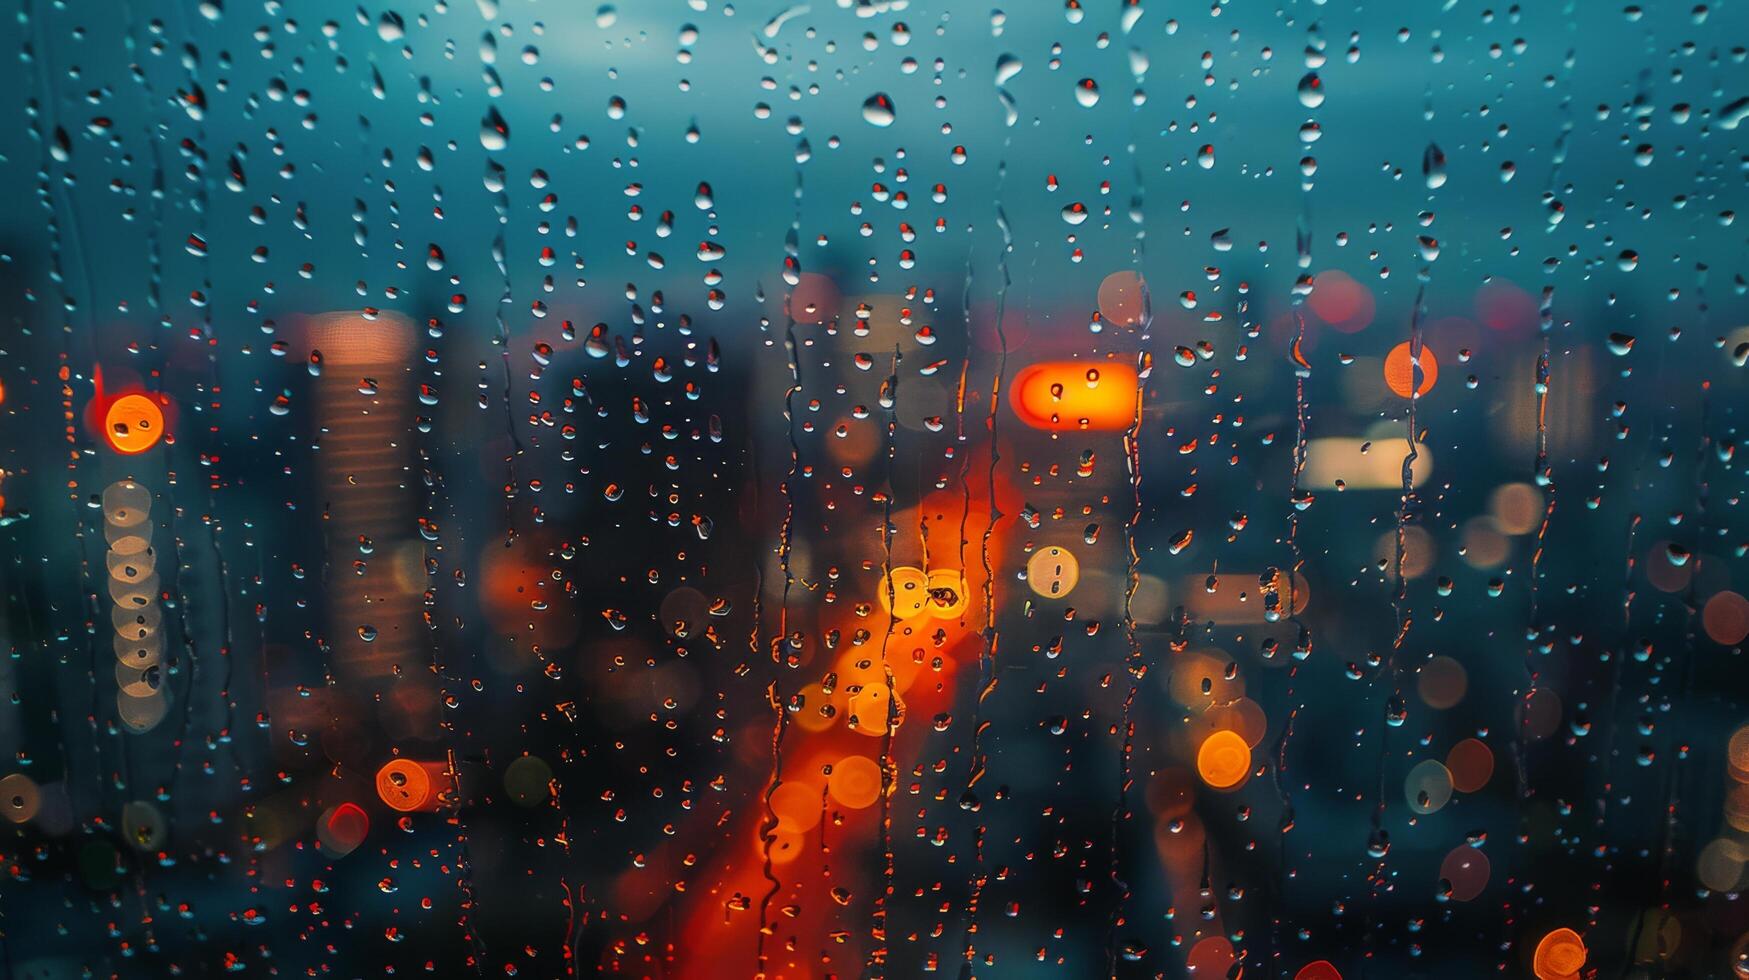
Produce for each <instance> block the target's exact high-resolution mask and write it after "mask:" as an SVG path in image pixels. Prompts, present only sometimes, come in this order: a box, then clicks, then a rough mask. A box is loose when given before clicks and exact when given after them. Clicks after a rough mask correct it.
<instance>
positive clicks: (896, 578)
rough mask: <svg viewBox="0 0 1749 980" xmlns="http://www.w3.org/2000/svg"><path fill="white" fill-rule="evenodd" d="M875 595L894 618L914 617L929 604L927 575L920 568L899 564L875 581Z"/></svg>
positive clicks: (922, 611) (919, 614)
mask: <svg viewBox="0 0 1749 980" xmlns="http://www.w3.org/2000/svg"><path fill="white" fill-rule="evenodd" d="M875 597H876V598H878V599H879V600H880V602H881V608H882V609H885V610H886V611H888V612H890V613H892V614H893V618H894V619H900V620H905V619H915V618H917V617H918V616H921V615H923V613H924V611H925V609H927V608H928V605H929V576H928V575H926V574H924V572H923V569H921V568H915V567H913V566H911V565H900V566H899V567H897V568H895V569H893V570H892V571H890V572H888V573H887V575H886V577H885V578H883V579H881V580H880V582H878V583H876V585H875Z"/></svg>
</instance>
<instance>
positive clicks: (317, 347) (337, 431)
mask: <svg viewBox="0 0 1749 980" xmlns="http://www.w3.org/2000/svg"><path fill="white" fill-rule="evenodd" d="M414 337H415V330H414V326H413V324H412V322H411V321H409V320H408V319H407V318H406V317H404V316H400V315H398V314H393V313H386V312H385V313H378V314H376V315H375V316H374V317H371V318H367V317H365V316H364V315H363V314H360V313H356V312H347V313H330V314H326V315H322V316H316V317H311V318H310V319H309V320H308V321H307V330H306V338H307V341H308V343H309V347H310V359H311V363H312V366H314V367H316V368H318V369H319V373H318V374H317V376H316V377H315V379H314V382H313V385H312V394H313V396H314V398H313V401H314V403H315V405H314V414H315V419H316V424H317V432H316V446H317V450H316V458H317V465H318V472H319V473H320V478H321V483H320V487H321V495H322V496H321V501H320V503H321V508H322V516H323V528H324V532H325V537H326V545H327V555H328V569H327V599H328V621H329V634H328V637H329V643H330V644H331V645H332V649H333V665H334V672H335V675H336V676H337V678H338V679H339V680H341V681H342V682H344V683H346V684H347V685H348V686H350V687H352V688H353V690H354V691H355V692H359V693H365V692H368V693H370V694H372V695H378V694H380V695H383V699H384V702H385V703H384V709H385V714H386V716H388V717H389V718H393V716H394V714H395V713H396V710H397V708H400V709H403V711H402V717H400V718H398V719H393V720H397V721H401V722H407V723H410V724H407V726H406V728H405V729H403V731H402V732H400V734H407V735H413V734H428V733H427V732H424V731H421V730H420V729H422V728H424V727H425V726H424V725H422V724H419V723H418V722H417V720H416V717H417V716H422V715H426V714H428V712H426V711H424V710H422V709H423V707H424V706H423V705H421V704H419V702H421V701H423V700H425V699H423V698H418V697H415V698H412V699H410V700H409V699H407V698H405V697H403V696H400V695H404V694H407V693H411V692H399V691H391V690H390V689H391V687H394V686H396V683H397V682H396V678H395V675H394V670H395V667H396V666H397V665H399V666H400V667H401V668H402V670H403V674H402V678H403V680H402V681H401V683H403V684H404V683H406V681H408V680H411V681H412V683H413V686H415V687H417V688H419V689H421V690H429V681H428V679H427V678H426V677H425V675H424V672H423V671H422V670H420V668H422V667H423V666H424V665H425V663H426V661H427V659H428V658H427V657H426V656H425V655H424V654H423V653H422V652H420V647H419V637H420V636H421V635H422V633H423V632H424V631H423V629H422V627H421V626H420V621H419V602H420V596H419V588H418V583H419V581H420V578H421V572H420V571H419V560H418V553H419V550H420V549H419V545H418V537H417V535H415V534H414V533H413V526H414V525H413V517H412V515H413V513H414V491H413V486H412V482H411V481H412V477H411V472H412V471H411V469H410V468H409V464H410V462H411V459H412V454H411V451H410V450H411V446H410V440H411V434H412V431H413V421H414V419H413V416H414V398H413V385H414V383H415V382H414V379H413V377H412V373H411V368H410V365H411V363H412V354H413V346H414ZM409 563H410V564H411V567H410V568H409V567H405V566H408V565H409ZM397 727H401V726H399V725H392V726H391V728H397Z"/></svg>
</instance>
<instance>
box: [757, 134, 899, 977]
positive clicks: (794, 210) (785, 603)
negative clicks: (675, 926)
mask: <svg viewBox="0 0 1749 980" xmlns="http://www.w3.org/2000/svg"><path fill="white" fill-rule="evenodd" d="M802 189H803V184H802V164H801V160H800V159H797V160H796V162H795V185H794V189H793V190H792V192H791V196H792V204H791V212H790V225H789V229H788V231H787V232H786V233H785V235H784V260H783V267H784V299H783V350H784V358H785V360H786V361H787V363H788V367H789V376H790V383H789V387H788V388H786V389H785V390H784V393H783V421H784V430H785V435H786V437H787V439H788V441H789V470H788V471H787V472H786V473H785V474H784V477H783V482H782V483H780V484H778V487H777V492H778V494H779V495H780V496H782V497H783V521H782V523H781V524H780V525H779V526H778V535H777V538H778V540H777V565H778V568H779V570H781V571H782V572H783V593H782V596H781V598H780V599H779V601H778V607H777V636H776V637H775V638H773V640H772V641H771V662H772V664H773V665H774V666H777V667H781V666H783V662H784V657H783V652H782V651H783V645H784V644H786V643H788V642H789V599H790V590H791V589H793V588H794V587H795V582H796V579H795V575H794V573H793V572H792V571H791V570H790V550H791V546H792V544H793V543H794V540H795V537H794V536H795V519H796V501H795V487H794V481H795V478H796V473H797V472H798V470H799V469H800V467H801V458H802V449H801V443H800V442H798V441H797V439H796V414H795V397H796V395H797V394H798V393H799V392H801V390H802V362H801V353H800V347H799V345H798V344H797V343H796V318H795V314H794V307H793V306H792V303H793V301H794V299H795V286H796V283H797V282H799V281H800V274H801V263H800V261H799V258H798V255H799V252H800V246H799V236H800V234H801V227H802V193H803V190H802ZM753 465H754V466H755V467H756V468H757V467H758V465H759V461H758V459H757V458H755V459H754V464H753ZM763 581H764V579H763V575H761V577H760V582H761V583H763ZM758 588H760V589H761V590H763V588H764V586H763V584H760V585H759V586H758ZM755 601H757V600H755ZM889 605H890V603H889ZM757 618H758V617H757V615H756V616H755V619H756V620H757ZM754 628H755V629H757V628H758V625H757V622H756V623H755V627H754ZM779 685H780V681H779V679H778V677H777V676H775V675H774V676H773V678H772V681H771V684H770V686H769V687H768V688H767V690H766V695H767V698H768V699H769V700H770V702H771V706H772V710H773V711H774V712H776V714H777V719H776V721H775V722H773V724H772V733H771V777H770V778H769V779H768V780H767V782H766V784H765V793H764V799H763V801H762V802H763V805H764V807H765V815H764V819H763V820H761V821H760V825H759V849H760V857H761V866H762V870H763V872H764V877H765V882H766V891H765V894H764V895H762V896H760V899H759V938H758V942H757V944H756V948H755V955H756V957H757V962H758V969H759V972H758V975H759V976H764V975H765V963H766V954H765V934H766V931H767V928H768V926H769V925H770V921H771V919H770V915H771V902H772V900H773V899H775V898H776V897H777V893H778V890H779V889H780V888H781V887H782V883H781V882H779V881H778V879H777V874H776V873H775V872H774V871H773V870H772V861H771V847H772V845H773V844H774V843H776V842H777V811H776V810H775V809H773V807H772V804H771V800H772V796H773V795H774V794H775V793H776V792H777V788H778V786H780V785H782V783H783V739H784V734H785V732H786V731H787V724H788V717H787V713H786V711H785V709H784V707H783V704H784V699H783V697H782V694H781V692H780V690H779Z"/></svg>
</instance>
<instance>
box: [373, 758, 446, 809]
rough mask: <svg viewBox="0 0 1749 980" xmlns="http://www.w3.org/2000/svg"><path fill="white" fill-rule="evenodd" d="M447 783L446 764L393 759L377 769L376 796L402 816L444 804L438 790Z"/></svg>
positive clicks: (440, 792)
mask: <svg viewBox="0 0 1749 980" xmlns="http://www.w3.org/2000/svg"><path fill="white" fill-rule="evenodd" d="M448 782H449V767H448V766H446V765H445V764H444V763H441V762H414V761H413V760H412V759H391V760H389V762H388V764H386V765H384V766H383V767H382V768H381V769H378V770H377V795H378V796H380V797H382V800H383V802H384V803H387V804H388V805H389V809H391V810H398V811H400V812H402V813H415V812H418V811H421V810H427V811H429V810H435V809H437V808H438V807H439V806H440V805H441V804H442V802H443V801H442V791H441V790H440V789H439V787H441V786H444V785H447V784H448Z"/></svg>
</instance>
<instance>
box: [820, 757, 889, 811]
mask: <svg viewBox="0 0 1749 980" xmlns="http://www.w3.org/2000/svg"><path fill="white" fill-rule="evenodd" d="M826 790H827V792H829V793H830V794H831V795H832V798H833V799H834V800H837V801H838V803H839V805H840V806H845V807H849V808H850V809H852V810H864V809H867V808H868V807H871V806H873V805H874V802H875V800H878V799H880V796H881V767H880V764H879V763H877V762H875V761H874V760H873V759H871V758H869V757H868V756H866V755H847V756H845V757H844V758H842V759H839V760H838V761H837V762H835V763H833V765H832V775H831V776H829V777H827V780H826Z"/></svg>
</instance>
